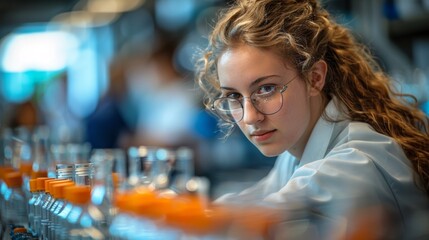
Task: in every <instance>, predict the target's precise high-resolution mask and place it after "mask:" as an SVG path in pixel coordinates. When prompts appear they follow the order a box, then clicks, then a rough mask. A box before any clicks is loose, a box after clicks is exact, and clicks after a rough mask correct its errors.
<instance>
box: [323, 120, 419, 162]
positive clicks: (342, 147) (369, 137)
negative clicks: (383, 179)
mask: <svg viewBox="0 0 429 240" xmlns="http://www.w3.org/2000/svg"><path fill="white" fill-rule="evenodd" d="M350 151H354V152H356V154H359V155H361V156H362V157H363V156H364V157H365V158H366V159H368V160H371V161H373V162H375V163H376V164H377V165H380V164H382V165H385V164H390V165H392V164H395V163H400V165H403V164H405V165H407V166H411V165H410V163H409V160H408V158H407V156H406V155H405V153H404V151H403V149H402V148H401V146H400V145H399V144H398V143H397V142H396V141H395V140H394V139H393V138H391V137H390V136H387V135H385V134H381V133H378V132H377V131H375V130H374V129H373V128H372V127H371V126H370V125H369V124H367V123H363V122H349V123H348V125H347V126H346V127H345V128H344V129H343V130H342V132H341V133H340V134H338V136H337V140H336V141H334V144H333V145H332V146H331V149H330V150H329V151H328V153H327V158H332V157H341V156H342V155H344V153H347V152H350ZM345 156H346V157H350V156H349V155H348V154H345Z"/></svg>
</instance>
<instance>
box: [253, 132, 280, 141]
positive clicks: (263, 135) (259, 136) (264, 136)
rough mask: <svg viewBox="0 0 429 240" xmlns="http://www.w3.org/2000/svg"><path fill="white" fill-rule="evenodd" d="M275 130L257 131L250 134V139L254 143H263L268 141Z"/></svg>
mask: <svg viewBox="0 0 429 240" xmlns="http://www.w3.org/2000/svg"><path fill="white" fill-rule="evenodd" d="M275 131H276V130H271V131H257V132H253V133H251V134H250V137H251V138H252V139H253V140H254V141H255V142H264V141H267V140H268V139H270V138H271V137H272V136H273V134H274V132H275Z"/></svg>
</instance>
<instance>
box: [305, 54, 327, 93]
mask: <svg viewBox="0 0 429 240" xmlns="http://www.w3.org/2000/svg"><path fill="white" fill-rule="evenodd" d="M327 70H328V66H327V64H326V62H325V61H324V60H319V61H317V62H316V63H315V64H314V65H313V67H312V68H311V70H310V73H309V76H308V77H309V78H308V80H309V83H310V86H309V94H310V96H317V95H319V94H320V92H321V91H322V89H323V86H325V79H326V72H327Z"/></svg>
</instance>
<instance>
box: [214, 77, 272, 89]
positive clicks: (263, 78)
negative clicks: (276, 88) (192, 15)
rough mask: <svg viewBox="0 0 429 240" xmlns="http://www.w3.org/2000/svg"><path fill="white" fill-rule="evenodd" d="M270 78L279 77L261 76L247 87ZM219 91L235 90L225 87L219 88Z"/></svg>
mask: <svg viewBox="0 0 429 240" xmlns="http://www.w3.org/2000/svg"><path fill="white" fill-rule="evenodd" d="M272 77H280V76H279V75H268V76H263V77H260V78H257V79H255V81H253V82H252V83H250V86H249V87H250V88H251V87H253V86H255V85H257V84H259V83H260V82H262V81H264V80H266V79H268V78H272ZM220 89H222V90H235V88H232V87H225V86H220Z"/></svg>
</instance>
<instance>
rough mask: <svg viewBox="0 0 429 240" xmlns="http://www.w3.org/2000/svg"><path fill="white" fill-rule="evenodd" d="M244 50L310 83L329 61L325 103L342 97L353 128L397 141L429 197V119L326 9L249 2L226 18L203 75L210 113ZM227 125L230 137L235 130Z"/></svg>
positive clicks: (199, 74) (201, 66)
mask: <svg viewBox="0 0 429 240" xmlns="http://www.w3.org/2000/svg"><path fill="white" fill-rule="evenodd" d="M240 44H247V45H250V46H253V47H257V48H262V49H268V50H272V51H274V52H276V53H277V54H279V55H280V56H282V57H283V58H284V59H285V60H287V61H288V62H290V63H292V65H293V66H294V67H295V68H296V69H297V70H298V72H299V73H300V74H301V76H302V77H304V76H305V73H307V72H308V71H309V70H310V69H311V67H312V66H313V64H314V63H316V62H317V61H319V60H324V61H325V62H326V63H327V65H328V71H327V76H326V83H325V86H324V88H323V89H322V93H323V96H324V99H325V100H329V99H331V98H332V97H336V98H337V99H338V100H339V101H340V102H341V103H342V104H343V105H344V106H345V107H346V108H347V111H346V112H347V117H348V118H349V119H350V120H353V121H361V122H366V123H368V124H370V125H371V126H372V127H373V128H374V129H375V130H376V131H377V132H379V133H382V134H385V135H388V136H390V137H392V138H393V139H395V140H396V141H397V142H398V143H399V144H400V145H401V147H402V148H403V150H404V152H405V154H406V155H407V157H408V158H409V160H410V161H411V162H412V164H413V167H414V169H415V171H416V172H417V173H418V176H419V177H420V180H421V183H422V184H423V188H424V190H425V191H426V192H427V193H429V165H428V163H429V134H428V118H427V116H426V115H425V114H424V113H423V112H421V111H420V110H419V109H418V108H416V107H415V106H412V105H411V104H410V103H409V101H407V100H408V99H409V98H411V99H412V100H413V101H414V103H416V102H417V100H416V99H415V98H414V97H413V96H411V95H408V94H401V93H399V92H397V91H395V89H394V88H393V85H392V81H391V79H390V78H389V76H387V74H385V73H384V72H383V70H382V69H381V67H380V66H379V65H378V63H377V62H376V61H375V59H374V58H373V56H372V55H371V53H370V52H369V51H368V50H367V49H366V48H365V46H363V45H361V44H359V43H358V42H357V41H356V40H355V39H354V38H353V36H352V34H351V33H350V31H349V30H348V29H347V28H345V27H343V26H341V25H339V24H337V23H336V22H335V21H333V20H332V18H331V16H330V15H329V13H328V12H327V11H326V10H325V9H324V8H323V7H322V6H321V5H320V4H319V3H318V1H316V0H253V1H252V0H241V1H237V2H236V3H235V4H234V5H232V6H230V7H229V8H228V9H226V10H225V11H224V12H222V14H221V15H220V19H219V21H218V23H217V24H216V26H215V27H214V29H213V31H212V34H211V35H210V38H209V45H208V47H207V49H205V51H204V54H203V55H202V56H201V58H200V59H199V61H198V64H197V71H196V80H197V82H198V84H199V85H200V87H201V89H202V90H203V91H204V93H205V101H204V103H205V106H206V107H207V108H208V109H209V110H210V108H211V106H212V103H213V101H214V99H216V97H218V96H219V94H220V90H219V81H218V76H217V59H218V57H219V56H220V55H221V54H222V53H223V52H224V51H225V50H226V49H228V48H233V47H234V46H237V45H240ZM324 117H325V118H326V115H324ZM328 120H329V119H328ZM223 125H224V126H225V127H226V128H227V129H228V130H229V131H228V132H230V130H231V129H232V125H228V124H227V123H224V124H223Z"/></svg>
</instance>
